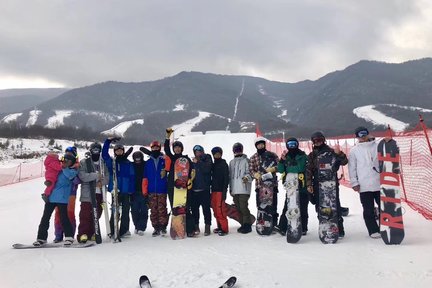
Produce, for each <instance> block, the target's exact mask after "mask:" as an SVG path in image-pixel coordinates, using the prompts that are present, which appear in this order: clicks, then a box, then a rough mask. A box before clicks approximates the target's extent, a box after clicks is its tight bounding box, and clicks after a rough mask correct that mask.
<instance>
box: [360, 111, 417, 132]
mask: <svg viewBox="0 0 432 288" xmlns="http://www.w3.org/2000/svg"><path fill="white" fill-rule="evenodd" d="M374 108H375V105H366V106H362V107H357V108H355V109H354V110H353V113H354V114H355V115H356V116H357V117H359V118H362V119H364V120H366V121H367V122H370V123H372V124H373V125H383V126H387V125H390V127H391V128H392V129H393V130H394V131H397V132H402V131H404V130H405V129H406V128H407V127H408V126H409V124H408V123H404V122H402V121H399V120H397V119H395V118H392V117H389V116H386V115H385V114H383V113H381V112H380V111H377V110H375V109H374Z"/></svg>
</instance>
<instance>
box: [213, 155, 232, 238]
mask: <svg viewBox="0 0 432 288" xmlns="http://www.w3.org/2000/svg"><path fill="white" fill-rule="evenodd" d="M211 153H212V155H213V158H214V163H213V167H212V180H211V191H212V193H211V207H212V209H213V213H214V216H215V218H216V222H217V226H218V227H217V228H216V229H215V230H213V232H214V233H218V234H219V236H225V235H226V234H228V219H227V213H226V206H225V200H226V196H227V190H228V183H229V168H228V164H227V163H226V161H225V159H222V153H223V151H222V148H220V147H214V148H213V149H212V150H211Z"/></svg>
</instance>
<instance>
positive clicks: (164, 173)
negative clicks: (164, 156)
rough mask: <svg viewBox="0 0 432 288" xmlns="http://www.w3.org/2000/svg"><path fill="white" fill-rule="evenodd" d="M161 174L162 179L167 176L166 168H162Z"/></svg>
mask: <svg viewBox="0 0 432 288" xmlns="http://www.w3.org/2000/svg"><path fill="white" fill-rule="evenodd" d="M160 175H161V179H163V178H165V176H166V170H165V169H162V170H161V172H160Z"/></svg>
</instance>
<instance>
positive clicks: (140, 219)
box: [131, 151, 148, 236]
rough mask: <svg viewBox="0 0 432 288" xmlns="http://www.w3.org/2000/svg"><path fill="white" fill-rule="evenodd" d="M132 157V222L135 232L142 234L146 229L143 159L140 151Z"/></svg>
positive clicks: (146, 201) (146, 209)
mask: <svg viewBox="0 0 432 288" xmlns="http://www.w3.org/2000/svg"><path fill="white" fill-rule="evenodd" d="M132 158H133V161H134V162H133V167H134V171H135V193H134V194H132V196H131V214H132V222H133V223H134V225H135V234H138V235H140V236H142V235H144V231H145V230H146V229H147V220H148V206H147V204H148V199H147V197H144V195H143V193H142V183H143V178H144V166H145V161H144V155H143V153H142V152H141V151H136V152H134V153H133V154H132Z"/></svg>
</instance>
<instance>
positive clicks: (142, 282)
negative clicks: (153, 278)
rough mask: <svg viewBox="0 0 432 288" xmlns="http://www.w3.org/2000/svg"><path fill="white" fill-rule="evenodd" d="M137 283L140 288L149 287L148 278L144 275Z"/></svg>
mask: <svg viewBox="0 0 432 288" xmlns="http://www.w3.org/2000/svg"><path fill="white" fill-rule="evenodd" d="M139 285H140V287H141V288H151V287H152V286H151V284H150V280H149V278H148V277H147V276H146V275H142V276H141V277H140V278H139Z"/></svg>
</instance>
